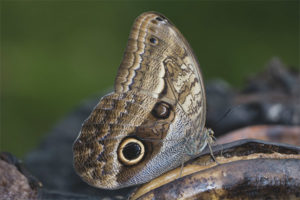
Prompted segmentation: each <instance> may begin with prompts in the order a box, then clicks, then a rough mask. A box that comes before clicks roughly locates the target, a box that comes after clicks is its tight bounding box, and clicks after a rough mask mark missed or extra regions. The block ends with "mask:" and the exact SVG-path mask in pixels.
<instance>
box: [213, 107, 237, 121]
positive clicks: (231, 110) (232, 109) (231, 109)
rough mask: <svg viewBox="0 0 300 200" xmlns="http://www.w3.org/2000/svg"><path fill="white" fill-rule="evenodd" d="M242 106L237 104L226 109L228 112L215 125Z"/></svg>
mask: <svg viewBox="0 0 300 200" xmlns="http://www.w3.org/2000/svg"><path fill="white" fill-rule="evenodd" d="M238 107H241V105H237V106H234V107H231V108H228V109H227V110H226V112H225V113H224V114H223V115H222V116H221V117H220V118H219V119H218V120H217V122H216V123H215V125H216V126H217V125H218V124H219V123H220V122H221V121H222V120H223V119H224V118H225V117H227V115H229V114H230V113H232V112H233V111H234V109H236V108H238Z"/></svg>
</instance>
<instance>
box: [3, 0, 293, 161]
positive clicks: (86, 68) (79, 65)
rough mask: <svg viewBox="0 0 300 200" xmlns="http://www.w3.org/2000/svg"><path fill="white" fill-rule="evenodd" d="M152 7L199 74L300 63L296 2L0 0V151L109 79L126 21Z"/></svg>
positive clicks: (18, 149) (19, 147)
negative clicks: (177, 33)
mask: <svg viewBox="0 0 300 200" xmlns="http://www.w3.org/2000/svg"><path fill="white" fill-rule="evenodd" d="M150 10H154V11H158V12H161V13H163V14H164V15H166V16H167V17H168V18H169V19H170V20H171V21H172V22H173V23H174V24H175V25H176V26H177V27H178V28H179V30H181V32H182V33H183V35H184V36H185V37H186V38H187V40H188V41H189V43H190V44H191V46H192V47H193V49H194V51H195V53H196V55H197V57H198V59H199V61H200V64H201V67H202V72H203V74H204V77H205V79H206V80H207V79H212V78H216V77H221V78H223V79H225V80H227V81H229V82H230V83H231V84H233V85H234V86H236V87H241V85H242V84H243V80H245V77H247V76H249V75H251V74H254V73H256V72H259V71H262V70H263V67H264V66H265V65H266V63H267V62H268V61H269V60H270V59H271V58H272V57H273V56H277V57H279V58H281V59H282V60H283V62H284V63H286V64H287V65H289V66H293V67H297V66H299V1H243V2H240V1H224V2H223V1H213V2H209V1H199V2H197V1H183V2H179V1H177V2H174V1H162V2H159V1H155V2H153V1H152V2H150V1H140V2H138V1H129V2H128V1H127V2H125V1H120V2H118V1H111V2H109V1H40V2H39V1H1V150H5V151H10V152H12V153H14V154H15V155H17V156H19V157H22V156H24V154H25V153H26V152H28V151H30V150H32V149H33V148H34V147H36V145H37V144H38V143H39V141H40V140H41V138H42V136H43V135H45V133H47V132H48V131H49V130H50V129H51V127H52V126H53V125H54V124H55V123H56V122H57V121H58V120H59V119H61V118H62V117H63V116H64V115H65V114H66V113H68V112H69V111H71V110H72V109H74V108H75V107H76V106H78V105H79V103H80V102H81V101H82V100H84V99H86V98H88V97H91V96H92V95H95V94H97V93H99V91H101V90H103V89H106V88H108V87H109V86H112V85H113V81H114V76H115V74H116V72H117V69H118V66H119V64H120V61H121V58H122V55H123V51H124V48H125V46H126V43H127V37H128V34H129V31H130V27H131V25H132V23H133V20H134V19H135V17H137V16H138V15H139V14H141V13H142V12H144V11H150Z"/></svg>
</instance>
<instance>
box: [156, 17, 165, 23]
mask: <svg viewBox="0 0 300 200" xmlns="http://www.w3.org/2000/svg"><path fill="white" fill-rule="evenodd" d="M155 19H156V20H157V21H160V22H161V21H162V20H163V19H162V18H160V17H156V18H155Z"/></svg>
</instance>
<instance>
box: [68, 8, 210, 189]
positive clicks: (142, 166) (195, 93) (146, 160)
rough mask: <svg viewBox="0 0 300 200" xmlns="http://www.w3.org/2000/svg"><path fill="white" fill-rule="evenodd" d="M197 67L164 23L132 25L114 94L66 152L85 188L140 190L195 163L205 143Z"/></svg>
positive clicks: (147, 18) (147, 19)
mask: <svg viewBox="0 0 300 200" xmlns="http://www.w3.org/2000/svg"><path fill="white" fill-rule="evenodd" d="M205 117H206V99H205V90H204V84H203V79H202V76H201V72H200V69H199V64H198V62H197V59H196V57H195V55H194V53H193V51H192V49H191V47H190V46H189V44H188V42H187V41H186V40H185V38H184V37H183V36H182V34H181V33H180V32H179V30H178V29H177V28H176V27H175V26H174V25H173V24H172V23H171V22H170V20H169V19H167V18H166V17H164V16H163V15H161V14H159V13H156V12H146V13H143V14H141V15H140V16H139V17H137V19H136V20H135V22H134V24H133V27H132V29H131V33H130V35H129V39H128V44H127V47H126V51H125V54H124V57H123V60H122V62H121V64H120V67H119V70H118V73H117V76H116V79H115V85H114V91H113V92H112V93H110V94H107V95H106V96H104V97H102V99H101V100H100V102H99V103H98V104H97V105H96V107H95V108H94V110H93V111H92V113H91V114H90V116H89V117H88V118H87V119H86V120H85V121H84V123H83V126H82V129H81V131H80V133H79V136H78V137H77V139H76V141H75V142H74V145H73V154H74V156H73V161H74V168H75V170H76V172H77V173H78V175H79V176H80V177H81V178H82V179H83V180H84V181H85V182H87V183H88V184H90V185H92V186H94V187H98V188H104V189H118V188H123V187H128V186H132V185H136V184H141V183H145V182H148V181H150V180H151V179H153V178H155V177H158V176H159V175H161V174H163V173H165V172H167V171H169V170H171V169H173V168H175V167H178V166H180V165H181V164H182V163H184V162H186V161H187V160H189V159H191V158H193V157H195V156H197V155H198V154H199V153H200V152H201V151H203V149H204V148H205V147H206V145H207V143H208V142H209V140H210V133H211V132H210V130H209V129H206V128H205V126H204V125H205Z"/></svg>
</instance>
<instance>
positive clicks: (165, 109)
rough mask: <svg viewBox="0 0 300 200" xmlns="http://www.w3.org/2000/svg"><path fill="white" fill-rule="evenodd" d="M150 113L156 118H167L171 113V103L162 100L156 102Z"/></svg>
mask: <svg viewBox="0 0 300 200" xmlns="http://www.w3.org/2000/svg"><path fill="white" fill-rule="evenodd" d="M151 113H152V115H153V116H154V117H156V118H159V119H167V118H168V117H169V116H170V113H171V105H170V104H168V103H166V102H163V101H161V102H157V103H156V104H155V106H154V108H153V109H152V111H151Z"/></svg>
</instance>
